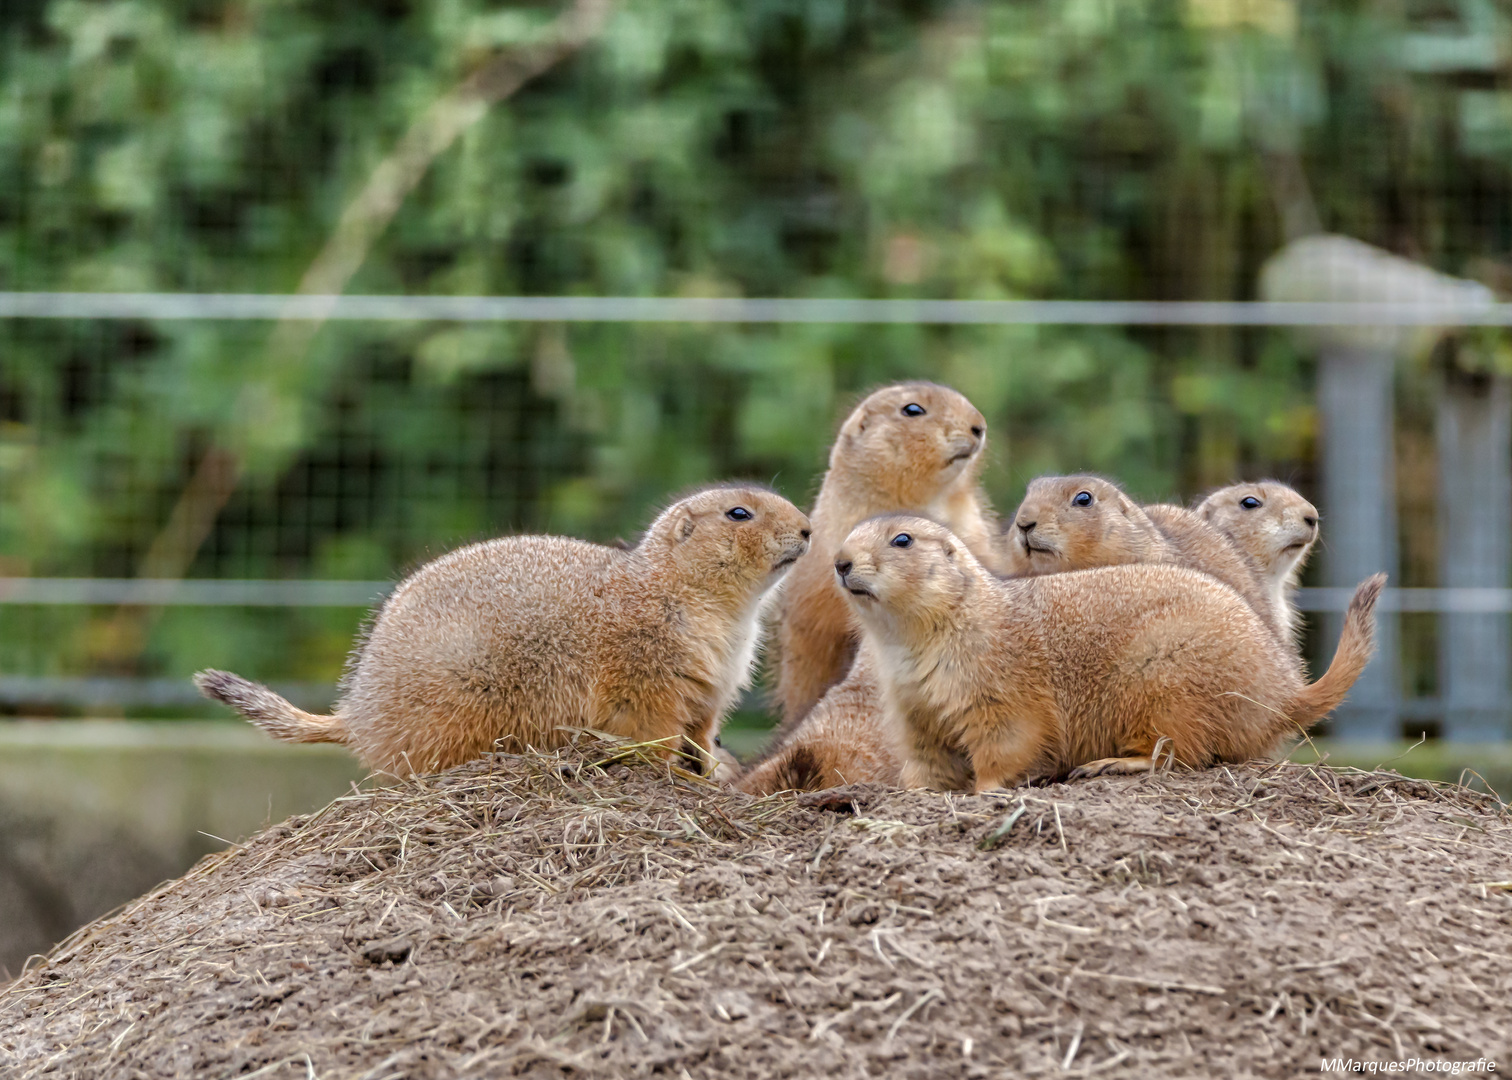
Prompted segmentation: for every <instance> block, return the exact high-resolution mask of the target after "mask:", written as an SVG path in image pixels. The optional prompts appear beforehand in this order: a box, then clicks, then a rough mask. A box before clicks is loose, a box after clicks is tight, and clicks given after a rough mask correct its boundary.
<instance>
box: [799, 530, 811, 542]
mask: <svg viewBox="0 0 1512 1080" xmlns="http://www.w3.org/2000/svg"><path fill="white" fill-rule="evenodd" d="M812 532H813V530H812V529H799V530H798V535H799V536H801V537H803V538H804V539H805V540H807V539H808V538H809V534H810V533H812Z"/></svg>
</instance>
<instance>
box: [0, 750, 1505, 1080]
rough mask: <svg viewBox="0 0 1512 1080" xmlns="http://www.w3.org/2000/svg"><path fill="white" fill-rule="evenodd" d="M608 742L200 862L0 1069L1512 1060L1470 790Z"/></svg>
mask: <svg viewBox="0 0 1512 1080" xmlns="http://www.w3.org/2000/svg"><path fill="white" fill-rule="evenodd" d="M608 753H609V752H608V751H606V750H605V749H604V748H603V747H601V746H589V747H586V748H585V749H584V750H582V751H578V750H568V751H564V752H563V753H561V754H557V755H546V756H533V755H525V756H502V755H501V756H495V757H493V758H490V759H488V760H485V761H480V762H477V763H474V764H470V765H466V766H463V767H461V768H459V769H456V770H453V771H452V772H449V773H446V774H443V775H441V776H436V777H428V778H422V779H420V780H417V781H414V782H412V783H407V784H405V785H403V786H400V787H393V788H380V789H377V790H374V791H372V792H365V793H361V794H354V795H351V796H348V797H346V798H343V799H340V800H338V801H337V802H335V803H333V804H332V805H331V806H330V807H329V808H327V809H326V810H324V811H322V812H321V813H319V814H315V815H313V816H310V817H306V818H296V819H291V820H290V821H289V822H287V823H285V824H284V825H281V826H277V827H274V828H272V829H269V830H267V831H265V832H264V833H262V834H261V835H259V836H257V837H254V838H253V839H252V840H250V841H248V842H247V843H246V844H244V845H240V846H238V847H235V848H232V849H230V850H228V851H225V852H222V853H220V854H217V855H214V856H210V857H208V858H206V859H205V860H203V861H202V862H201V863H200V864H199V865H198V866H196V867H195V868H194V869H193V870H191V871H190V872H189V873H188V874H186V875H185V876H184V877H182V878H180V879H178V880H176V881H172V882H169V883H167V884H166V885H164V886H162V887H161V888H159V889H157V890H156V891H154V892H153V893H151V894H149V895H148V896H146V897H144V898H142V899H141V900H140V901H137V902H136V903H135V904H133V905H131V906H130V907H128V908H127V909H125V910H124V911H122V912H121V913H120V914H118V915H115V916H114V917H111V918H108V919H105V920H101V921H99V922H96V923H94V924H91V925H90V926H88V927H86V928H84V929H83V930H81V931H80V932H79V933H77V934H76V935H74V937H72V938H71V939H69V940H68V941H66V942H64V943H63V944H62V945H60V946H59V947H58V948H57V949H55V950H54V951H53V953H52V954H51V955H50V956H49V957H48V958H47V959H46V961H45V962H43V963H41V964H40V965H38V966H35V967H34V968H33V969H32V970H31V971H29V972H28V973H27V974H25V975H24V976H23V977H22V978H20V979H18V980H17V981H16V982H15V983H13V984H12V985H11V986H10V987H8V988H6V989H5V990H4V991H0V1074H3V1075H4V1076H6V1077H7V1078H10V1077H16V1078H18V1080H19V1078H27V1077H33V1076H36V1077H43V1076H45V1077H79V1078H83V1077H105V1076H121V1077H142V1078H148V1077H151V1078H156V1077H170V1076H172V1077H178V1076H194V1077H216V1078H219V1077H234V1076H239V1075H248V1074H252V1073H256V1074H257V1075H258V1076H259V1077H263V1078H269V1080H292V1078H295V1077H300V1078H304V1077H308V1076H318V1077H320V1078H322V1080H336V1078H356V1077H362V1076H366V1077H369V1078H377V1077H380V1076H382V1077H390V1078H398V1077H413V1078H432V1077H461V1076H514V1075H520V1076H540V1077H548V1076H549V1077H563V1076H605V1077H608V1076H616V1077H618V1076H665V1077H684V1076H686V1077H689V1078H702V1077H711V1078H712V1077H720V1078H725V1077H777V1076H784V1077H787V1076H791V1077H800V1076H823V1077H826V1078H834V1080H839V1078H846V1077H866V1076H888V1077H926V1076H928V1077H935V1076H1004V1075H1013V1076H1036V1075H1061V1074H1065V1075H1097V1076H1128V1077H1135V1076H1138V1077H1152V1076H1154V1077H1160V1076H1172V1077H1176V1076H1181V1077H1188V1076H1230V1077H1248V1076H1253V1077H1293V1076H1297V1075H1303V1074H1316V1073H1317V1071H1318V1069H1319V1064H1320V1061H1321V1059H1323V1058H1325V1057H1327V1058H1334V1057H1343V1058H1350V1057H1353V1058H1355V1059H1357V1060H1366V1061H1392V1060H1405V1059H1408V1058H1412V1057H1420V1058H1443V1059H1448V1060H1470V1061H1474V1060H1475V1059H1478V1058H1486V1059H1491V1060H1495V1061H1496V1062H1497V1063H1498V1070H1497V1071H1498V1072H1502V1071H1506V1070H1508V1069H1512V887H1509V885H1508V881H1509V879H1512V818H1509V817H1508V815H1507V813H1506V812H1505V811H1504V810H1503V808H1502V807H1501V806H1500V805H1499V804H1497V803H1496V802H1495V801H1494V800H1492V799H1490V798H1488V797H1484V796H1480V795H1477V794H1475V793H1473V792H1470V791H1467V790H1465V789H1463V788H1455V787H1447V786H1440V785H1432V784H1427V783H1425V782H1422V781H1412V780H1405V779H1403V778H1401V777H1398V776H1396V775H1395V774H1391V773H1385V772H1376V773H1359V772H1355V771H1347V770H1334V769H1327V768H1318V767H1304V766H1295V765H1264V764H1259V765H1256V766H1253V767H1229V768H1220V769H1215V770H1209V771H1205V772H1199V773H1181V772H1162V773H1157V774H1154V775H1151V776H1144V777H1131V778H1117V779H1098V780H1090V781H1085V782H1080V783H1075V784H1056V785H1050V786H1048V787H1039V788H1024V789H1018V790H1015V791H1013V792H1008V793H1003V794H1001V795H988V796H961V795H945V794H935V793H925V792H900V791H890V790H887V789H884V788H878V787H874V786H856V787H852V788H847V789H842V790H839V791H836V792H830V793H824V794H822V795H819V796H814V797H804V798H800V799H793V798H788V797H781V796H779V797H775V798H772V799H767V800H761V801H753V800H751V799H750V798H748V797H746V796H744V795H741V794H738V793H734V792H729V791H725V790H720V789H716V788H714V787H712V786H711V785H710V784H708V783H707V782H705V781H702V780H700V779H699V778H697V777H694V776H691V775H689V774H687V773H685V772H681V771H680V770H672V769H669V767H668V766H667V765H666V764H664V763H656V762H647V761H638V760H634V759H633V757H632V758H630V759H627V757H626V755H625V754H624V753H623V752H616V754H615V756H616V758H617V761H616V763H615V764H613V765H612V766H611V767H610V769H609V770H607V771H606V770H605V769H602V768H598V767H596V765H595V762H596V761H598V760H599V759H602V758H605V757H606V756H607V755H608ZM1015 814H1017V817H1014V815H1015ZM1009 818H1013V822H1012V825H1011V828H1009V829H1006V830H1004V829H1003V825H1004V823H1005V822H1006V821H1007V820H1008V819H1009ZM994 837H995V839H993V840H992V842H991V843H986V844H984V841H987V840H988V839H989V838H994ZM1459 1075H1475V1073H1474V1072H1470V1073H1465V1072H1461V1073H1460V1074H1459Z"/></svg>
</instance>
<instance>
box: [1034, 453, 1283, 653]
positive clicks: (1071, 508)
mask: <svg viewBox="0 0 1512 1080" xmlns="http://www.w3.org/2000/svg"><path fill="white" fill-rule="evenodd" d="M1012 532H1013V537H1012V540H1013V543H1012V549H1011V555H1010V560H1011V564H1012V567H1013V571H1014V572H1015V573H1017V574H1021V575H1028V574H1049V573H1059V572H1064V571H1067V570H1090V569H1093V568H1094V567H1099V566H1124V565H1128V564H1132V563H1165V564H1169V565H1172V566H1186V567H1190V568H1191V569H1193V570H1200V571H1201V572H1202V573H1204V574H1210V575H1212V576H1213V577H1215V578H1217V579H1218V580H1219V581H1221V582H1223V583H1224V584H1225V585H1227V586H1228V587H1229V588H1231V589H1233V590H1234V591H1235V592H1237V593H1238V594H1239V595H1240V596H1242V597H1243V598H1244V600H1245V602H1246V603H1248V604H1249V605H1250V607H1252V608H1254V609H1255V612H1256V614H1258V615H1259V616H1260V618H1261V619H1262V620H1263V621H1264V622H1265V623H1266V625H1267V626H1268V627H1269V628H1270V630H1271V632H1272V633H1274V634H1276V635H1277V636H1279V637H1280V638H1282V639H1283V640H1285V641H1288V642H1289V641H1291V640H1292V638H1291V636H1290V629H1289V624H1287V623H1286V622H1278V621H1276V618H1275V614H1274V607H1273V606H1272V604H1271V600H1270V593H1269V591H1268V590H1267V588H1266V585H1265V582H1264V581H1263V580H1262V578H1261V577H1260V575H1259V573H1258V572H1257V570H1256V569H1255V567H1254V566H1253V565H1252V563H1251V562H1250V560H1249V559H1247V558H1246V557H1245V555H1244V554H1243V552H1241V551H1240V550H1239V548H1238V547H1237V546H1236V545H1235V544H1234V543H1233V541H1231V540H1230V539H1229V538H1228V537H1227V536H1225V535H1224V534H1223V533H1222V532H1220V531H1219V530H1217V529H1216V528H1214V527H1213V526H1212V525H1210V524H1209V523H1208V522H1207V521H1206V520H1205V519H1203V518H1202V517H1201V516H1199V515H1198V514H1196V513H1194V512H1193V511H1191V510H1187V509H1184V508H1182V507H1180V506H1170V505H1167V504H1164V503H1156V504H1153V505H1150V506H1140V505H1138V504H1137V503H1135V502H1134V500H1133V499H1131V498H1129V497H1128V496H1127V495H1126V494H1124V492H1123V491H1122V490H1120V489H1119V488H1118V487H1117V486H1116V485H1114V484H1111V483H1109V482H1108V481H1106V480H1103V479H1101V478H1100V477H1096V476H1041V477H1039V478H1038V479H1036V480H1033V481H1031V482H1030V484H1029V490H1028V491H1027V492H1026V493H1025V495H1024V501H1023V503H1021V504H1020V505H1019V508H1018V511H1017V512H1016V513H1015V514H1014V518H1013V526H1012Z"/></svg>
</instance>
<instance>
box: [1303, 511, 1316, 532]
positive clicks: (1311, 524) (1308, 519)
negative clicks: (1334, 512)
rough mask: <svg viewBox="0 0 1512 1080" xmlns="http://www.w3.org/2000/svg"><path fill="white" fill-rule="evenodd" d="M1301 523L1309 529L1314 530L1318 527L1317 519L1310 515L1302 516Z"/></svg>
mask: <svg viewBox="0 0 1512 1080" xmlns="http://www.w3.org/2000/svg"><path fill="white" fill-rule="evenodd" d="M1302 521H1303V523H1304V524H1306V525H1307V527H1308V528H1309V529H1316V528H1317V527H1318V519H1317V518H1315V517H1313V516H1312V515H1311V514H1303V515H1302Z"/></svg>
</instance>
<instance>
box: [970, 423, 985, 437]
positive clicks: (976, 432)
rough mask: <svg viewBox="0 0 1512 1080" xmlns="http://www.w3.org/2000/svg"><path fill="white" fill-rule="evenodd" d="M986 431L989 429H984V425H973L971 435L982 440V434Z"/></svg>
mask: <svg viewBox="0 0 1512 1080" xmlns="http://www.w3.org/2000/svg"><path fill="white" fill-rule="evenodd" d="M986 430H987V429H986V428H984V427H982V425H980V424H972V425H971V434H972V435H973V436H974V437H976V438H978V439H980V438H981V437H982V432H984V431H986Z"/></svg>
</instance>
